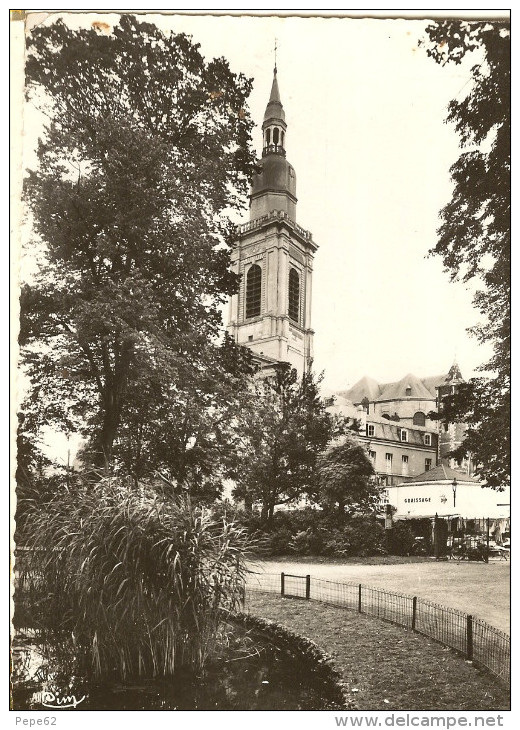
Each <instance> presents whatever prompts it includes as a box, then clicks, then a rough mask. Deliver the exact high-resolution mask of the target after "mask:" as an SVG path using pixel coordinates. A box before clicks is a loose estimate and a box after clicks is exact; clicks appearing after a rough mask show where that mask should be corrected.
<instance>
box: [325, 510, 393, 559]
mask: <svg viewBox="0 0 520 730" xmlns="http://www.w3.org/2000/svg"><path fill="white" fill-rule="evenodd" d="M326 534H327V538H326V539H325V544H324V548H323V552H324V554H325V555H332V556H333V555H336V556H338V557H347V556H358V557H366V556H369V555H384V554H385V553H386V548H385V530H384V527H383V526H382V525H380V524H379V522H378V521H377V520H376V519H375V517H371V516H370V517H367V516H363V515H355V516H353V517H349V519H348V521H347V523H346V524H345V525H344V526H343V527H337V528H334V529H331V530H328V531H327V533H326Z"/></svg>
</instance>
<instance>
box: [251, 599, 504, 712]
mask: <svg viewBox="0 0 520 730" xmlns="http://www.w3.org/2000/svg"><path fill="white" fill-rule="evenodd" d="M246 610H249V611H250V612H251V613H253V614H255V615H257V616H261V617H262V618H267V619H270V620H272V621H276V622H278V623H280V624H283V625H284V626H286V627H287V628H289V629H290V630H291V631H294V632H296V633H298V634H301V635H303V636H306V637H307V638H309V639H312V641H314V642H315V643H316V644H317V645H318V646H319V647H320V648H321V649H323V650H324V651H326V652H328V653H329V654H331V655H332V656H333V657H334V662H335V665H336V667H337V668H338V669H339V670H340V671H341V672H342V673H343V679H344V681H345V683H346V685H347V688H348V695H349V697H352V698H354V699H355V701H356V702H357V705H358V707H359V709H360V710H366V711H370V710H372V711H374V710H384V711H390V710H400V711H403V710H475V711H478V710H481V711H484V710H507V709H509V691H508V690H507V689H505V688H504V687H502V686H501V685H500V684H498V682H497V681H496V680H495V679H494V678H493V677H492V676H490V675H489V674H487V673H486V672H484V671H479V670H478V669H476V668H475V667H474V666H473V665H472V664H470V663H468V662H466V661H465V660H464V659H463V658H462V657H460V656H458V655H457V654H456V653H455V652H454V651H452V650H451V649H447V648H445V647H443V646H441V645H440V644H437V643H436V642H434V641H431V640H429V639H427V638H425V637H424V636H421V635H420V634H415V633H413V632H411V631H407V630H406V629H403V628H400V627H398V626H394V625H392V624H389V623H385V622H383V621H379V620H377V619H373V618H371V617H369V616H364V615H362V614H358V613H356V612H354V611H348V610H346V609H342V608H336V607H334V606H326V605H324V604H321V603H317V602H314V601H302V600H297V599H290V598H281V597H280V596H277V595H268V594H260V593H255V592H250V593H249V594H248V602H247V604H246Z"/></svg>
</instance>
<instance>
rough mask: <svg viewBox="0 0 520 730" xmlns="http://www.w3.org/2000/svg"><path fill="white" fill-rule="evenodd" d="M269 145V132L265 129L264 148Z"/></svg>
mask: <svg viewBox="0 0 520 730" xmlns="http://www.w3.org/2000/svg"><path fill="white" fill-rule="evenodd" d="M270 144H271V130H270V129H266V130H265V146H266V147H269V145H270Z"/></svg>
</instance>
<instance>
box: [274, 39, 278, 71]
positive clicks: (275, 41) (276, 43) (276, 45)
mask: <svg viewBox="0 0 520 730" xmlns="http://www.w3.org/2000/svg"><path fill="white" fill-rule="evenodd" d="M277 50H278V38H275V39H274V72H275V73H276V72H277V70H278V69H277V68H276V51H277Z"/></svg>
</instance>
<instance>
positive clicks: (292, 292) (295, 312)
mask: <svg viewBox="0 0 520 730" xmlns="http://www.w3.org/2000/svg"><path fill="white" fill-rule="evenodd" d="M289 318H290V319H292V320H293V321H294V322H296V323H299V321H300V277H299V275H298V272H297V271H296V269H291V270H290V271H289Z"/></svg>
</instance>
